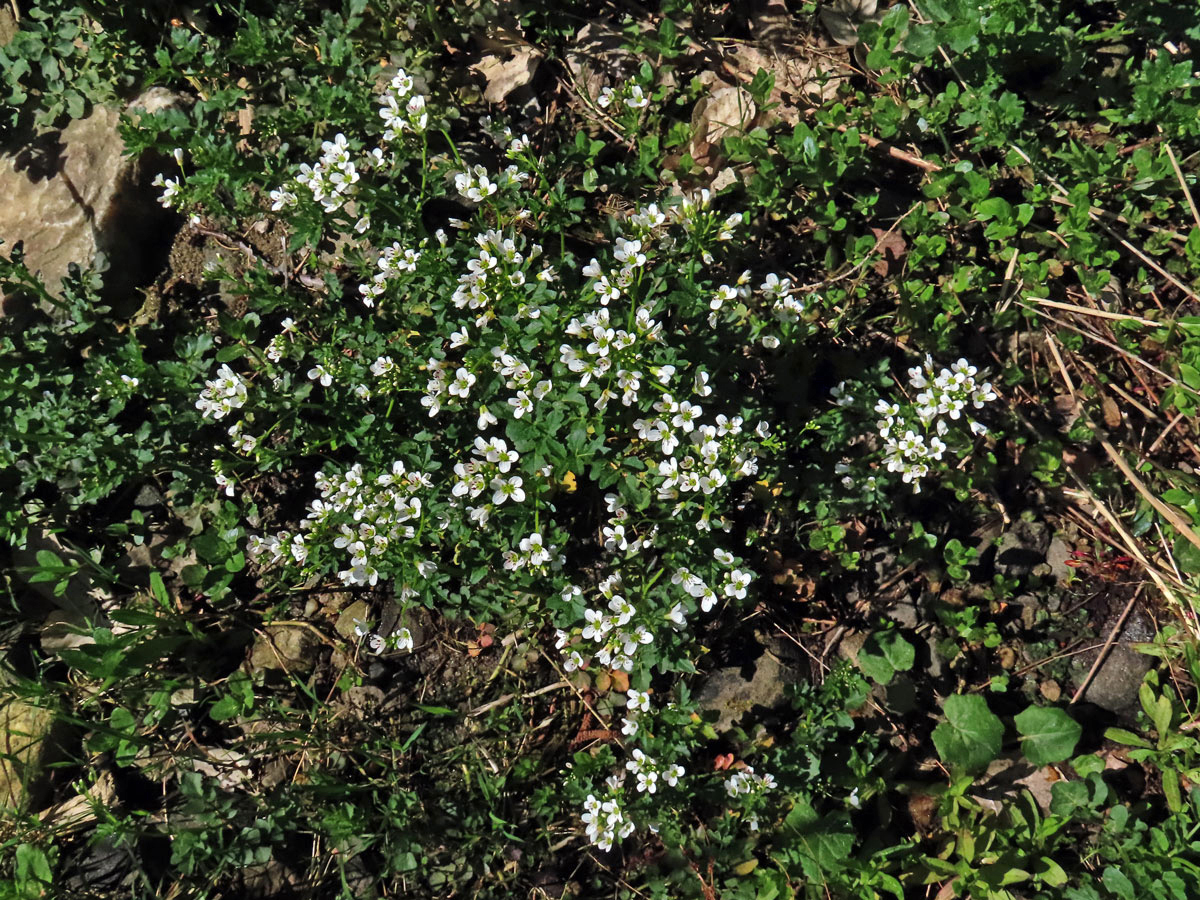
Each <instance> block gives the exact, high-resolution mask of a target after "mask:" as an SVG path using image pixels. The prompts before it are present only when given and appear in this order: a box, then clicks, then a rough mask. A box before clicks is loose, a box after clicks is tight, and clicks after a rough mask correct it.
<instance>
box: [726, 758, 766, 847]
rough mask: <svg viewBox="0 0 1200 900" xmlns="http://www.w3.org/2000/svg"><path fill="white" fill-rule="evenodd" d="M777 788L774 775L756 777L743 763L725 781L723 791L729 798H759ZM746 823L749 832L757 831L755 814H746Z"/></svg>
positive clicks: (751, 767) (750, 768) (751, 769)
mask: <svg viewBox="0 0 1200 900" xmlns="http://www.w3.org/2000/svg"><path fill="white" fill-rule="evenodd" d="M777 786H778V785H776V783H775V776H774V775H771V774H769V773H768V774H766V775H757V774H755V772H754V767H753V766H748V765H746V764H744V763H743V764H742V767H741V768H740V769H739V770H738V771H736V772H734V773H733V774H732V775H730V776H729V778H728V779H727V780H726V781H725V791H726V793H728V794H729V796H730V797H748V796H753V797H759V796H762V795H763V794H765V793H766V792H767V791H769V790H771V789H772V788H775V787H777ZM746 821H747V823H748V824H749V826H750V830H751V831H758V816H757V815H756V814H755V813H750V814H748V815H747V816H746Z"/></svg>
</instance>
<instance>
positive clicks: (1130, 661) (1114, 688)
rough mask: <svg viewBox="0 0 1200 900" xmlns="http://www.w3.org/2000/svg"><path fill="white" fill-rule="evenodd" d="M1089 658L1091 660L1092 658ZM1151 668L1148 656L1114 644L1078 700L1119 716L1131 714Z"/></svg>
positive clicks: (1136, 705) (1125, 646) (1137, 704)
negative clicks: (1143, 680)
mask: <svg viewBox="0 0 1200 900" xmlns="http://www.w3.org/2000/svg"><path fill="white" fill-rule="evenodd" d="M1092 659H1093V661H1094V657H1092ZM1152 665H1154V661H1153V660H1152V659H1151V658H1150V657H1148V656H1146V655H1145V654H1142V653H1138V652H1137V651H1136V650H1134V649H1133V648H1132V647H1129V646H1127V645H1125V644H1117V645H1115V646H1114V647H1113V648H1112V650H1111V651H1110V652H1109V654H1108V657H1107V658H1106V659H1105V660H1104V662H1103V664H1102V665H1101V666H1100V668H1099V670H1098V671H1097V672H1096V675H1095V677H1094V678H1093V679H1092V682H1091V684H1089V685H1088V689H1087V690H1086V691H1084V692H1083V697H1082V699H1083V700H1085V701H1087V702H1088V703H1095V704H1096V705H1097V706H1099V707H1101V708H1102V709H1107V710H1108V711H1109V712H1113V713H1116V714H1117V715H1119V716H1130V715H1135V714H1136V712H1137V710H1138V708H1139V706H1140V704H1139V702H1138V690H1139V689H1140V688H1141V686H1142V679H1143V678H1145V676H1146V673H1147V672H1148V671H1150V667H1151V666H1152ZM1088 668H1091V663H1089V664H1088ZM1086 671H1087V670H1086V669H1085V670H1084V672H1085V674H1086Z"/></svg>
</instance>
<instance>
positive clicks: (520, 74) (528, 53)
mask: <svg viewBox="0 0 1200 900" xmlns="http://www.w3.org/2000/svg"><path fill="white" fill-rule="evenodd" d="M541 59H542V54H541V53H539V52H538V51H537V50H536V49H534V48H533V47H529V46H523V47H518V48H517V49H516V52H515V53H514V54H513V56H512V57H511V58H510V59H506V60H503V61H502V60H501V59H500V57H498V56H496V55H494V54H490V53H489V54H488V55H487V56H485V57H484V58H483V59H481V60H480V61H479V62H477V63H475V65H473V66H472V67H471V68H472V69H474V70H475V71H476V72H478V73H479V74H480V75H482V76H483V77H484V78H485V79H487V87H486V88H484V91H483V99H484V100H486V101H487V102H488V103H500V102H501V101H503V100H504V98H505V97H507V96H508V95H509V94H511V93H512V92H513V91H515V90H516V89H517V88H522V87H525V85H527V84H529V82H530V81H532V80H533V74H534V72H536V71H537V67H538V63H539V62H541Z"/></svg>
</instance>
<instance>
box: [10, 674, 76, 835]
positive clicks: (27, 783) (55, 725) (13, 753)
mask: <svg viewBox="0 0 1200 900" xmlns="http://www.w3.org/2000/svg"><path fill="white" fill-rule="evenodd" d="M64 728H65V726H64V725H63V724H62V723H59V722H58V721H57V720H56V718H55V715H54V713H53V711H51V710H48V709H44V708H42V707H40V706H33V705H31V704H29V703H26V702H25V701H24V700H20V699H17V698H15V697H14V698H12V699H10V700H9V701H8V702H7V703H5V704H4V705H3V706H0V809H8V810H12V811H17V812H23V811H25V810H27V809H37V808H39V807H40V806H41V804H42V801H43V800H44V799H45V797H44V794H45V789H46V784H45V777H46V767H47V766H48V765H49V764H50V763H52V762H54V761H55V760H57V759H59V758H60V757H61V755H62V744H63V742H64V737H65V733H64Z"/></svg>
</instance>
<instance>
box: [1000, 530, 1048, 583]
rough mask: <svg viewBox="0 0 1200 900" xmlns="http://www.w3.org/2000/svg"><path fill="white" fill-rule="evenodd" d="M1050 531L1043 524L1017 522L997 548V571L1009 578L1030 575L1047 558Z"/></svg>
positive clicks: (1003, 535) (1004, 535) (1005, 533)
mask: <svg viewBox="0 0 1200 900" xmlns="http://www.w3.org/2000/svg"><path fill="white" fill-rule="evenodd" d="M1049 547H1050V531H1049V529H1048V528H1047V527H1046V526H1045V524H1043V523H1041V522H1025V521H1017V522H1014V523H1013V527H1012V528H1010V529H1009V530H1008V531H1006V532H1004V534H1002V535H1001V536H1000V544H999V546H998V547H997V548H996V569H997V570H999V572H1000V573H1001V574H1002V575H1005V576H1007V577H1010V578H1012V577H1018V576H1022V575H1028V574H1029V573H1030V572H1032V571H1033V569H1034V566H1036V565H1037V564H1038V563H1040V562H1042V561H1043V560H1045V558H1046V551H1047V550H1048V549H1049Z"/></svg>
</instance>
